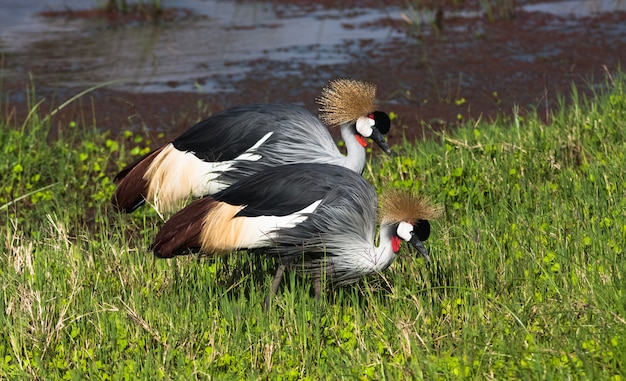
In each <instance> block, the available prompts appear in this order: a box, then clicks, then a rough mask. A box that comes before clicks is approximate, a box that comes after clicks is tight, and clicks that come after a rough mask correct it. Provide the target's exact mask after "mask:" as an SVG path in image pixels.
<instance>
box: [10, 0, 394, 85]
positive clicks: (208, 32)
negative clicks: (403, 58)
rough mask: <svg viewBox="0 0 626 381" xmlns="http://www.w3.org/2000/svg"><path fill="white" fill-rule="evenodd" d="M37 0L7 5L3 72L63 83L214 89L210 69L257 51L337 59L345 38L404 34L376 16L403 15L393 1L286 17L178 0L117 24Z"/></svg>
mask: <svg viewBox="0 0 626 381" xmlns="http://www.w3.org/2000/svg"><path fill="white" fill-rule="evenodd" d="M30 1H31V4H30V6H29V5H28V4H27V3H28V0H26V1H20V2H15V3H14V4H13V6H15V8H13V6H10V5H9V6H7V5H6V4H5V5H4V9H1V10H0V12H1V13H2V14H3V16H2V17H1V18H0V22H2V24H3V25H4V27H3V33H2V41H3V44H2V45H3V46H2V48H3V51H4V52H5V53H6V54H9V55H10V57H11V60H10V62H9V67H8V68H7V69H6V71H5V73H4V75H5V76H6V77H7V78H19V77H20V76H23V75H24V73H25V72H26V70H31V71H35V72H37V77H38V78H39V79H41V80H44V81H49V82H55V83H57V84H58V85H59V86H70V87H88V86H91V85H93V84H97V83H100V82H107V81H112V80H115V81H118V83H117V84H115V85H113V86H112V87H114V88H118V89H122V90H129V91H144V92H146V91H147V92H152V91H172V90H177V91H196V90H198V87H202V89H203V90H204V91H214V90H216V88H215V87H216V84H215V83H213V82H212V81H211V78H214V77H216V76H223V75H238V76H243V75H245V74H246V73H247V72H249V70H250V68H249V63H250V62H251V61H257V60H263V59H271V60H273V61H277V62H285V63H290V64H291V65H293V66H294V67H295V66H297V65H298V64H299V63H308V64H314V65H333V64H338V63H344V62H346V61H348V60H349V59H350V57H351V56H352V55H353V54H355V50H356V49H357V46H355V45H347V46H346V45H344V44H345V41H357V40H359V39H361V38H366V39H368V40H373V41H384V40H385V39H388V38H394V37H399V36H400V32H398V31H397V30H394V29H392V28H385V27H380V26H375V24H376V23H377V22H378V21H379V20H380V18H381V17H383V16H384V17H395V18H399V17H400V10H399V9H398V8H394V7H390V8H389V9H387V10H386V11H387V12H388V13H386V14H382V15H381V12H380V11H379V10H377V9H356V10H351V11H350V12H344V11H339V10H328V9H326V10H324V9H319V10H311V11H307V12H306V13H304V12H300V11H298V9H297V8H295V7H287V6H285V7H281V9H280V11H281V14H282V16H280V17H279V16H278V15H277V11H276V9H275V7H273V6H272V5H270V4H266V3H259V2H235V1H217V0H210V1H198V0H195V1H194V0H183V1H177V2H176V7H177V8H178V9H180V11H179V16H178V17H174V19H173V20H170V21H166V22H156V23H155V22H142V21H133V22H129V23H127V24H125V25H112V24H111V23H110V22H109V21H108V20H103V19H99V18H93V19H86V18H73V17H70V16H67V17H59V16H57V17H43V16H40V15H37V13H36V12H33V10H40V11H45V10H47V9H58V8H59V7H60V6H61V4H65V6H66V7H69V8H70V9H75V8H74V7H78V4H72V3H71V2H70V3H67V2H65V1H63V2H62V3H61V4H54V3H53V2H49V3H48V4H47V5H46V6H36V4H39V2H38V1H33V0H30ZM18 3H19V6H16V4H18ZM76 3H78V2H76ZM84 3H85V2H84V1H83V2H82V4H83V5H84ZM61 9H62V8H61ZM29 10H30V12H29ZM11 16H13V17H11ZM367 25H374V26H369V27H368V26H367ZM338 47H342V48H341V49H340V48H338ZM275 74H276V75H278V76H280V74H281V73H280V72H277V73H275Z"/></svg>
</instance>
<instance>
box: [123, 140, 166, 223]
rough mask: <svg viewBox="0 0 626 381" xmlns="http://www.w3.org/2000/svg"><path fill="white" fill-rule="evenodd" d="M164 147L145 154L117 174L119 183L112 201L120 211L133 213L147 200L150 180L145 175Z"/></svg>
mask: <svg viewBox="0 0 626 381" xmlns="http://www.w3.org/2000/svg"><path fill="white" fill-rule="evenodd" d="M163 148H164V147H161V148H158V149H156V150H154V151H152V152H150V153H147V154H145V155H143V156H142V157H140V158H138V159H137V160H135V161H134V162H132V163H131V164H129V165H127V166H126V168H124V169H123V170H122V171H120V173H118V174H117V176H115V178H114V179H113V182H115V183H116V184H117V187H116V189H115V193H114V194H113V198H112V199H111V202H112V203H113V206H115V207H116V208H117V209H118V210H119V211H121V212H126V213H131V212H133V211H134V210H135V209H137V208H139V207H140V206H142V205H143V204H144V203H145V202H146V199H145V197H146V194H147V191H148V190H147V187H148V181H147V180H146V179H144V175H145V173H146V171H147V170H148V168H149V167H150V164H151V163H152V161H153V160H154V159H155V158H156V157H157V156H158V155H159V153H161V151H162V150H163Z"/></svg>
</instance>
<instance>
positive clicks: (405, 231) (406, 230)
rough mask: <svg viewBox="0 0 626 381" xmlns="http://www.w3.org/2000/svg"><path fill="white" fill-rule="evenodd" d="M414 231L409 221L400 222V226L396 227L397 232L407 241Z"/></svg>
mask: <svg viewBox="0 0 626 381" xmlns="http://www.w3.org/2000/svg"><path fill="white" fill-rule="evenodd" d="M411 233H413V225H411V224H409V223H408V222H400V223H399V224H398V228H397V229H396V234H398V237H400V238H402V239H403V240H405V241H407V242H408V241H410V240H411V237H412V234H411Z"/></svg>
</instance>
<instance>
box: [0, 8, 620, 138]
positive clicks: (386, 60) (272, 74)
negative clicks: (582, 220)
mask: <svg viewBox="0 0 626 381" xmlns="http://www.w3.org/2000/svg"><path fill="white" fill-rule="evenodd" d="M326 3H328V4H326ZM335 3H336V2H335V1H328V2H325V1H304V0H299V1H293V2H292V1H290V2H284V3H283V2H276V1H274V2H261V1H230V0H229V1H226V0H223V1H219V0H180V1H176V2H175V4H176V8H175V9H174V11H173V12H170V13H169V14H168V17H164V18H162V19H159V20H140V19H123V20H119V19H113V20H112V19H111V18H106V17H95V15H94V14H91V13H78V12H63V11H64V10H72V11H76V10H81V9H85V6H94V5H96V4H98V2H97V1H95V0H94V1H87V0H82V1H80V0H46V1H41V0H5V1H3V2H1V3H0V50H1V52H2V55H3V69H2V77H3V78H2V79H3V87H4V89H5V90H6V89H9V93H10V96H9V99H8V102H9V103H10V106H11V107H16V108H17V109H18V110H19V109H20V108H22V109H23V108H24V105H25V99H26V97H25V95H24V90H23V89H24V88H25V86H26V84H28V83H29V82H30V79H29V78H30V76H32V78H34V80H33V81H34V82H35V83H36V87H37V90H38V93H40V94H42V95H44V96H48V98H51V99H54V98H53V97H51V96H50V94H54V96H55V97H57V102H60V101H62V100H63V99H67V97H68V96H71V95H73V94H75V93H76V92H78V91H80V90H83V89H85V88H88V87H90V86H93V85H96V84H101V83H104V82H109V81H115V83H114V84H111V85H109V86H107V88H106V89H101V90H98V91H95V92H93V93H91V94H90V96H91V97H92V100H93V102H92V103H93V104H95V107H92V106H91V105H87V106H81V105H77V106H76V108H70V107H68V108H67V109H65V110H64V112H63V113H60V114H59V123H60V124H62V123H65V122H66V121H67V120H71V119H75V118H76V115H82V114H83V113H85V112H88V113H94V114H95V115H93V117H91V116H90V115H87V117H86V118H85V119H87V120H90V119H94V120H98V122H99V124H98V125H99V126H100V127H103V128H110V129H126V128H138V127H141V128H145V127H147V128H149V129H152V130H162V131H166V132H167V133H171V134H175V133H177V132H179V131H180V130H181V129H185V128H187V127H188V125H189V123H192V122H193V121H194V118H195V119H197V118H200V117H201V115H197V114H198V112H199V111H198V110H197V108H198V107H197V105H198V103H199V102H200V103H203V104H205V105H207V104H208V105H211V108H212V109H213V110H216V109H220V108H223V107H228V106H232V105H235V104H240V103H251V102H262V101H279V102H292V103H300V104H303V105H305V106H306V107H308V108H309V109H311V111H315V107H316V106H315V104H314V98H315V96H316V95H318V93H319V89H320V88H321V87H322V86H323V85H324V84H325V83H326V82H327V81H328V80H329V79H332V78H336V77H346V76H347V77H356V78H359V79H364V80H368V81H372V82H375V83H377V84H378V86H379V91H378V97H379V100H380V103H381V108H384V109H386V110H390V111H394V112H396V113H397V114H398V115H399V117H400V118H399V121H398V124H400V125H401V126H402V129H401V130H396V131H397V132H396V137H400V136H401V134H405V135H407V136H409V137H414V136H415V137H420V136H421V134H422V127H423V125H424V122H426V123H427V124H428V123H430V122H432V121H437V123H439V124H440V125H443V126H446V125H450V124H455V123H456V122H457V121H459V120H465V119H467V118H477V117H490V118H492V117H495V116H497V115H498V114H500V113H509V112H510V111H511V110H512V109H513V107H515V106H520V109H521V110H525V109H526V110H529V109H534V108H536V109H538V110H540V112H542V113H545V114H546V115H547V111H548V110H549V109H551V108H552V107H554V105H555V100H556V93H557V92H567V91H569V88H570V85H571V83H576V84H577V85H578V86H579V87H585V88H586V87H587V84H588V83H589V82H591V83H596V84H597V86H601V85H602V83H603V76H604V74H605V72H606V71H609V72H613V71H615V70H616V68H617V67H619V66H620V65H621V67H624V65H623V63H625V62H626V12H624V10H625V9H626V1H621V0H584V1H560V2H537V1H536V0H528V1H520V2H516V3H515V7H514V8H513V9H512V10H510V12H508V13H509V14H510V15H511V16H512V17H510V18H509V17H506V18H503V17H500V16H499V15H501V14H502V12H501V10H500V9H488V10H485V9H481V8H480V6H479V2H477V1H467V2H466V3H464V6H463V7H455V6H452V5H444V6H442V8H441V11H442V12H441V15H442V16H443V17H442V18H441V20H440V21H441V22H440V24H441V25H439V27H440V28H435V27H434V24H435V23H434V20H435V15H436V14H437V12H436V11H435V10H434V9H433V10H429V9H424V8H419V7H410V6H407V4H408V3H407V2H406V1H404V0H398V1H395V2H389V4H390V5H386V6H384V7H380V6H379V5H378V4H379V2H368V1H363V2H357V4H359V6H358V7H354V6H346V5H343V6H342V7H339V8H338V7H337V6H336V5H332V4H335ZM370 3H375V4H374V5H372V4H370ZM172 4H174V2H169V3H168V2H164V6H165V7H166V8H167V7H168V6H171V5H172ZM346 4H347V3H346ZM169 9H172V8H171V7H170V8H169ZM51 11H52V12H56V15H55V16H50V15H48V16H44V15H43V14H42V12H44V13H45V12H51ZM48 14H49V13H48ZM81 107H82V108H81ZM209 111H210V110H208V109H204V108H203V109H202V110H201V112H203V113H207V112H209ZM191 114H193V116H190V115H191ZM392 138H393V137H392Z"/></svg>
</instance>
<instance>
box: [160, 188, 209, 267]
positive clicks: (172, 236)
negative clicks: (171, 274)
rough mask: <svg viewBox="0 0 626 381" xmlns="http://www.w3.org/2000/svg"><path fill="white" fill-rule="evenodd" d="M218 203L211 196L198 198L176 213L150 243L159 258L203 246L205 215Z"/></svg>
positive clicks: (198, 248) (185, 252)
mask: <svg viewBox="0 0 626 381" xmlns="http://www.w3.org/2000/svg"><path fill="white" fill-rule="evenodd" d="M217 204H218V202H216V201H215V200H213V199H212V198H211V197H205V198H201V199H198V200H196V201H194V202H193V203H191V204H190V205H189V206H187V207H186V208H184V209H183V210H181V211H180V212H178V213H176V214H174V215H173V216H172V217H171V218H170V219H169V220H168V221H167V222H166V223H165V224H164V225H163V227H162V228H161V230H159V232H158V233H157V235H156V236H155V238H154V241H153V242H152V245H150V249H151V250H152V251H153V252H154V255H155V256H157V257H159V258H172V257H174V256H175V255H183V254H188V253H190V252H195V251H199V250H200V249H201V248H202V229H203V225H204V219H205V216H206V215H207V214H208V213H210V211H211V210H212V209H213V208H214V207H215V206H216V205H217Z"/></svg>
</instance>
